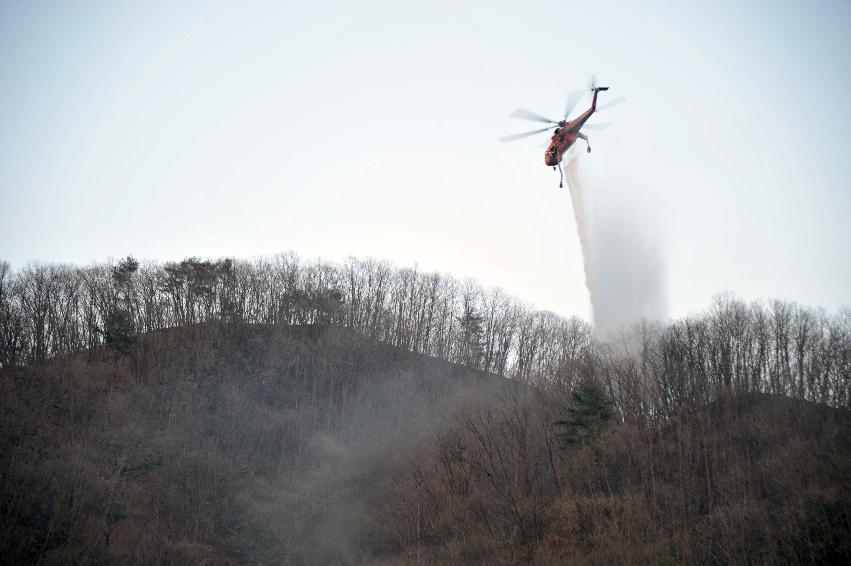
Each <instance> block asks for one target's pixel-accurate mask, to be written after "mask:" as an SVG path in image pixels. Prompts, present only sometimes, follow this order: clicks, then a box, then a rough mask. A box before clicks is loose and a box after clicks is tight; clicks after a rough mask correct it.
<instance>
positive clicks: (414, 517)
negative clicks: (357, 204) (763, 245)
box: [0, 255, 851, 564]
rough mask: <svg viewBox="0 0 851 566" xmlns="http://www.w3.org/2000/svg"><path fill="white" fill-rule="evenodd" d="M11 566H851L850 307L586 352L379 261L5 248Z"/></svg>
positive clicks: (634, 338)
mask: <svg viewBox="0 0 851 566" xmlns="http://www.w3.org/2000/svg"><path fill="white" fill-rule="evenodd" d="M0 339H2V340H0V556H2V557H3V561H4V562H10V563H25V564H29V563H45V564H48V563H69V562H70V563H77V562H85V563H138V564H150V563H198V562H206V563H221V564H229V563H264V564H265V563H270V564H271V563H284V564H288V563H289V564H329V563H332V564H333V563H340V564H356V563H377V562H378V563H380V562H384V563H389V564H416V563H426V564H440V563H445V564H458V563H463V564H517V563H537V564H564V563H577V564H600V563H606V564H645V563H663V564H680V563H682V564H738V563H748V564H782V563H790V564H800V563H810V564H824V563H848V562H851V536H849V525H851V511H849V510H851V482H849V479H848V478H851V434H849V433H851V427H849V425H850V424H851V418H849V414H851V413H849V410H848V403H849V388H851V379H849V375H851V311H848V310H840V311H839V312H836V313H825V312H824V311H821V310H811V309H807V308H804V307H800V306H798V305H795V304H789V303H783V302H780V301H773V302H770V303H754V304H746V303H743V302H741V301H738V300H736V299H733V298H729V297H721V298H719V299H718V300H717V301H716V302H715V304H714V305H713V307H712V308H711V309H710V310H709V311H708V312H706V313H704V314H703V315H700V316H694V317H690V318H687V319H684V320H679V321H671V322H668V323H658V324H650V323H645V324H641V325H637V326H636V327H634V328H632V329H628V330H627V331H625V332H624V333H623V334H621V335H620V336H618V338H617V340H615V341H612V342H607V343H603V342H600V341H598V340H595V339H594V337H593V335H592V331H591V328H590V327H589V326H588V325H586V324H585V323H583V322H581V321H579V320H577V319H565V318H561V317H558V316H556V315H554V314H552V313H547V312H540V311H536V310H534V309H532V308H530V307H528V306H527V305H525V304H523V303H521V302H519V301H517V300H515V299H513V298H511V297H508V296H506V295H505V294H503V293H501V292H500V291H498V290H486V289H482V288H480V287H478V286H476V285H475V284H473V283H471V282H464V283H459V282H457V281H455V280H454V279H452V278H451V277H447V276H441V275H439V274H434V273H422V272H419V271H417V270H414V269H398V268H394V267H392V266H390V265H389V264H386V263H381V262H376V261H372V260H367V261H359V260H350V261H349V262H347V263H345V264H343V265H336V264H328V263H323V262H303V261H301V260H299V259H298V258H297V257H296V256H294V255H284V256H279V257H276V258H273V259H271V260H257V261H253V262H238V261H231V260H220V261H200V260H195V259H190V260H185V261H183V262H180V263H172V264H164V265H159V264H150V265H139V264H138V263H137V262H136V261H135V260H133V259H132V258H128V259H126V260H122V261H119V262H113V263H110V264H105V265H97V266H90V267H75V266H62V265H35V266H29V267H25V268H23V269H21V270H19V271H16V272H13V271H11V270H10V269H9V268H8V266H7V265H6V264H3V263H2V262H0Z"/></svg>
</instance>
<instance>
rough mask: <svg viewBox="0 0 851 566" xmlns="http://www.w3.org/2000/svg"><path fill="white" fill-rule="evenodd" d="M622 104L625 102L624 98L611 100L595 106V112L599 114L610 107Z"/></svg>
mask: <svg viewBox="0 0 851 566" xmlns="http://www.w3.org/2000/svg"><path fill="white" fill-rule="evenodd" d="M624 102H626V97H625V96H619V97H617V98H613V99H611V100H609V101H608V102H605V103H603V104H600V105H599V106H597V112H599V111H600V110H608V109H609V108H611V107H612V106H617V105H618V104H621V103H624Z"/></svg>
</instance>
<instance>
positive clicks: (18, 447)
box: [0, 324, 508, 564]
mask: <svg viewBox="0 0 851 566" xmlns="http://www.w3.org/2000/svg"><path fill="white" fill-rule="evenodd" d="M507 385H508V384H507V383H506V382H504V381H503V380H500V379H498V378H496V377H495V376H491V375H487V374H484V373H481V372H477V371H475V370H470V369H467V368H464V367H462V366H458V365H455V364H448V363H446V362H442V361H439V360H435V359H431V358H427V357H424V356H420V355H416V354H412V353H409V352H405V351H403V350H399V349H398V348H394V347H391V346H387V345H385V344H382V343H379V342H377V341H375V340H371V339H368V338H365V337H363V336H361V335H359V334H357V333H354V332H352V331H348V330H345V329H335V328H328V327H326V326H320V325H311V326H299V327H282V326H277V327H270V326H257V325H250V326H245V325H224V326H223V325H215V324H206V325H197V326H194V327H191V328H182V329H173V330H164V331H158V332H153V333H149V334H146V335H143V336H138V337H135V338H134V340H133V341H132V344H130V345H129V346H128V348H127V349H126V351H125V352H119V351H118V350H116V349H114V348H111V347H107V348H98V349H95V350H93V351H89V352H85V353H82V354H75V355H71V356H66V357H63V358H61V359H55V360H52V361H50V362H47V363H36V364H32V365H30V366H27V367H25V368H21V369H14V370H11V369H8V368H7V369H3V370H0V398H2V399H3V401H2V408H3V411H2V416H0V418H2V422H0V424H2V426H0V430H2V433H0V453H2V470H3V476H2V484H1V485H2V491H0V514H2V523H0V524H1V525H2V526H0V555H2V556H4V562H7V561H11V562H20V563H28V564H32V563H37V562H38V563H45V562H46V563H69V562H71V563H75V562H91V561H94V562H112V563H140V564H141V563H146V564H150V563H161V562H167V563H172V562H175V561H176V562H187V563H188V562H203V561H205V560H206V561H211V562H213V563H217V562H229V561H234V560H237V561H240V562H242V561H246V562H252V563H253V562H262V563H293V562H308V563H332V562H334V561H335V560H338V559H340V557H343V556H345V557H347V558H346V560H347V561H348V560H352V559H353V558H354V557H356V556H358V555H359V554H358V553H361V552H365V551H367V550H368V551H369V552H373V551H375V552H386V551H392V550H394V549H397V548H398V541H397V540H395V539H394V538H393V537H392V536H390V535H389V534H388V529H389V528H390V527H391V525H387V524H385V523H384V521H382V520H380V519H381V515H383V514H384V513H385V511H384V510H383V508H382V507H383V506H385V505H390V502H391V501H392V497H393V494H394V492H393V490H392V489H391V487H392V486H390V487H388V486H386V485H385V482H389V481H390V480H391V479H392V475H389V472H388V469H389V467H392V466H393V465H395V464H396V463H397V462H401V461H403V460H404V458H407V457H409V456H411V455H412V454H414V453H415V452H414V447H416V446H418V445H420V443H422V442H423V441H424V440H423V439H424V438H425V437H426V436H427V435H430V434H432V433H433V431H434V430H435V429H436V428H437V426H438V423H439V422H441V421H443V420H445V419H447V418H448V416H449V415H450V414H451V413H452V411H453V410H454V407H455V405H456V404H457V403H458V402H460V401H459V400H460V399H463V397H464V395H465V394H467V393H470V394H475V396H476V397H477V398H480V399H486V398H488V397H490V396H493V395H496V394H497V393H498V391H499V390H500V389H501V388H505V387H506V386H507ZM373 515H374V517H373ZM357 537H366V538H365V540H367V541H369V537H374V538H375V540H376V541H377V542H376V543H375V544H374V546H373V544H371V543H370V544H368V545H367V547H366V549H361V548H359V546H358V545H359V544H360V541H359V540H354V539H355V538H357Z"/></svg>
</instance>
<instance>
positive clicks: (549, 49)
mask: <svg viewBox="0 0 851 566" xmlns="http://www.w3.org/2000/svg"><path fill="white" fill-rule="evenodd" d="M849 54H851V2H846V1H837V2H830V1H819V2H777V1H775V2H673V1H672V2H641V3H638V2H600V1H593V2H592V1H590V0H586V1H583V2H566V1H564V0H559V1H552V2H522V3H521V2H494V1H491V2H459V1H457V0H456V1H452V2H440V1H431V2H413V3H409V2H393V1H385V2H381V1H374V2H367V1H358V2H345V1H341V2H269V3H263V2H240V3H235V2H102V3H99V2H92V1H87V2H9V1H5V2H0V85H2V89H0V124H2V129H0V258H4V259H6V260H8V261H10V262H11V263H12V264H13V266H16V267H20V266H21V265H23V264H24V263H26V262H27V261H30V260H45V261H68V262H78V263H87V262H91V261H101V260H104V259H106V258H107V257H110V256H112V257H119V256H124V255H127V254H133V255H135V256H137V257H140V258H147V259H159V260H166V259H180V258H182V257H185V256H190V255H194V256H202V257H206V256H210V257H217V256H222V255H230V256H239V257H251V256H256V255H261V254H272V253H276V252H279V251H284V250H289V249H292V250H295V251H297V252H299V253H300V254H301V255H304V256H308V257H312V256H322V257H325V258H328V259H342V258H344V257H346V256H348V255H356V256H364V255H371V256H374V257H378V258H382V259H390V260H393V261H395V262H398V263H401V264H412V263H414V262H418V263H419V265H420V266H421V267H422V268H424V269H437V270H440V271H443V272H449V273H452V274H454V275H456V276H458V277H463V276H473V277H476V278H478V279H479V280H480V281H481V282H482V283H483V284H485V285H494V286H501V287H503V288H505V289H506V290H507V291H508V292H510V293H512V294H515V295H517V296H519V297H521V298H522V299H524V300H526V301H529V302H531V303H534V304H536V305H538V306H539V307H542V308H548V309H552V310H555V311H557V312H560V313H563V314H578V315H580V316H584V317H587V316H588V298H587V294H586V292H585V290H584V286H583V275H582V264H581V258H580V252H579V246H578V242H577V241H576V236H575V234H576V232H575V226H574V224H573V216H572V212H571V209H570V199H569V198H568V195H567V193H566V192H565V191H564V190H562V191H559V190H558V189H557V187H558V174H557V173H554V172H553V171H551V170H550V169H548V168H546V167H545V166H544V165H543V148H541V147H539V141H538V140H525V141H522V142H517V143H515V144H508V145H503V144H500V143H499V142H498V141H497V140H496V136H498V135H502V134H506V133H510V132H514V131H521V130H525V129H531V127H534V124H533V123H529V122H521V121H516V120H509V119H507V118H506V116H507V115H508V113H509V112H511V111H512V110H514V109H515V108H516V107H518V106H524V107H527V108H530V109H532V110H534V111H536V112H539V113H542V114H545V115H555V116H557V115H558V114H559V113H560V112H561V110H562V108H563V106H564V99H565V96H566V94H567V92H568V91H570V90H573V89H576V88H582V87H583V86H584V85H585V82H586V79H587V76H588V75H589V73H592V72H594V73H596V74H597V76H598V77H599V79H600V81H601V82H602V83H604V84H607V85H609V86H611V91H610V92H609V93H607V94H610V95H611V96H612V97H614V96H616V95H618V94H625V95H626V96H627V97H628V99H629V102H628V103H627V104H624V105H621V106H619V107H617V108H616V109H612V110H611V111H609V112H608V113H607V115H606V116H605V117H603V116H600V117H599V121H611V122H613V123H614V125H613V126H612V127H611V128H609V129H608V130H606V131H604V132H599V133H593V132H592V133H591V140H592V147H593V148H594V152H593V153H592V154H591V155H582V156H580V158H581V163H580V167H581V168H582V169H583V175H586V176H587V178H588V179H589V186H590V188H591V191H592V192H593V190H594V187H595V183H597V184H598V185H599V186H600V187H601V188H600V191H601V194H600V195H597V196H598V197H599V198H597V200H596V203H597V206H598V207H603V206H605V207H608V208H609V209H611V208H612V207H614V208H618V207H620V208H621V210H620V211H619V213H620V214H627V213H628V214H630V215H633V216H634V222H633V225H635V226H638V227H639V228H637V229H639V230H643V235H644V237H648V236H647V235H648V234H649V235H651V237H652V240H653V242H654V246H655V248H656V252H657V253H658V254H660V255H661V257H662V259H663V262H664V265H665V280H666V282H667V284H666V287H667V300H668V303H669V312H670V314H671V315H674V316H678V315H682V314H685V313H688V312H691V311H695V310H699V309H702V308H704V307H705V306H706V305H708V304H709V302H710V300H711V297H712V295H713V294H716V293H719V292H721V291H725V290H730V291H734V292H735V293H736V294H738V295H739V296H742V297H744V298H747V299H756V298H761V297H765V298H767V297H780V298H785V299H791V300H797V301H799V302H802V303H805V304H811V305H824V306H826V307H829V308H833V307H835V306H837V305H840V304H847V303H849V302H851V261H849V256H851V254H849V242H851V223H849V222H848V218H849V213H851V196H849V195H851V192H850V191H849V184H848V178H849V173H851V171H849V167H851V166H849V160H848V158H847V155H848V153H849V142H848V134H849V126H851V110H849V104H848V100H847V99H848V95H849V92H851V91H849V81H851V73H850V72H849V71H851V57H849ZM540 141H543V140H540ZM612 187H615V188H614V189H613V188H612ZM603 192H606V194H603ZM592 198H594V197H592ZM602 212H606V211H602ZM608 212H611V211H610V210H609V211H608ZM645 229H646V230H645Z"/></svg>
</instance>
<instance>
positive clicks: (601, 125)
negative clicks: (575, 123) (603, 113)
mask: <svg viewBox="0 0 851 566" xmlns="http://www.w3.org/2000/svg"><path fill="white" fill-rule="evenodd" d="M611 125H612V124H611V123H609V122H601V123H599V124H585V125H584V126H582V129H583V130H597V131H598V132H599V131H600V130H605V129H606V128H608V127H609V126H611Z"/></svg>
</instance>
